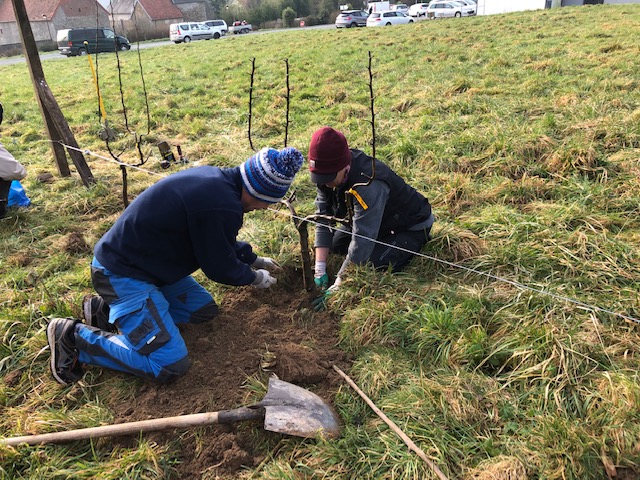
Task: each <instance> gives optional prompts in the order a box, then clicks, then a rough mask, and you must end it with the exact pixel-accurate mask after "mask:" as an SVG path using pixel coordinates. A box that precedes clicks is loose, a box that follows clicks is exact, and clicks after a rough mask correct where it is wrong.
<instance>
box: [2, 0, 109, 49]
mask: <svg viewBox="0 0 640 480" xmlns="http://www.w3.org/2000/svg"><path fill="white" fill-rule="evenodd" d="M24 4H25V8H26V9H27V15H28V16H29V23H30V24H31V30H32V31H33V37H34V39H35V41H36V44H37V45H38V47H39V48H43V47H46V48H49V49H55V48H57V47H56V35H57V32H58V30H62V29H65V28H75V27H95V26H96V23H98V24H99V26H101V27H107V26H109V24H110V22H109V14H108V13H107V10H105V8H104V7H103V6H102V5H100V3H98V2H96V0H24ZM21 52H22V41H21V39H20V32H19V29H18V24H17V22H16V17H15V14H14V12H13V5H12V3H11V0H0V53H4V54H8V55H11V54H16V53H21Z"/></svg>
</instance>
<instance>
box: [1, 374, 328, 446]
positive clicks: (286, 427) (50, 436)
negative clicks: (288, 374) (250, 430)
mask: <svg viewBox="0 0 640 480" xmlns="http://www.w3.org/2000/svg"><path fill="white" fill-rule="evenodd" d="M262 419H264V428H265V430H269V431H271V432H278V433H284V434H287V435H294V436H296V437H304V438H312V437H325V438H337V437H339V436H340V423H339V421H338V416H337V414H336V413H335V412H334V411H333V409H332V408H331V407H330V406H329V405H328V404H327V403H325V402H324V401H323V400H322V399H321V398H320V397H318V396H317V395H316V394H315V393H312V392H310V391H309V390H305V389H304V388H301V387H298V386H296V385H293V384H291V383H287V382H283V381H282V380H278V379H276V378H270V379H269V387H268V389H267V394H266V395H265V397H264V398H263V399H262V401H260V402H258V403H256V404H255V405H251V406H249V407H240V408H236V409H234V410H222V411H220V412H207V413H195V414H192V415H179V416H176V417H166V418H156V419H153V420H142V421H139V422H130V423H119V424H116V425H104V426H102V427H91V428H81V429H77V430H67V431H64V432H56V433H43V434H41V435H25V436H22V437H10V438H3V439H0V445H9V446H17V445H20V444H27V445H38V444H41V443H62V442H69V441H74V440H85V439H87V438H89V439H93V438H100V437H110V436H120V435H131V434H136V435H137V434H139V433H141V432H154V431H158V430H168V429H172V428H174V429H175V428H189V427H199V426H203V425H211V424H214V423H220V424H228V423H235V422H240V421H245V420H262Z"/></svg>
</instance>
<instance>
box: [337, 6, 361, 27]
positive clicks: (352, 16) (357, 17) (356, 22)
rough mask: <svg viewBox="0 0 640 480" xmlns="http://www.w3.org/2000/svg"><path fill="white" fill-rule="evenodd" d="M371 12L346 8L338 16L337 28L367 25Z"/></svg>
mask: <svg viewBox="0 0 640 480" xmlns="http://www.w3.org/2000/svg"><path fill="white" fill-rule="evenodd" d="M368 16H369V14H368V13H367V12H363V11H362V10H344V11H342V12H340V15H338V16H337V17H336V27H337V28H351V27H366V26H367V17H368Z"/></svg>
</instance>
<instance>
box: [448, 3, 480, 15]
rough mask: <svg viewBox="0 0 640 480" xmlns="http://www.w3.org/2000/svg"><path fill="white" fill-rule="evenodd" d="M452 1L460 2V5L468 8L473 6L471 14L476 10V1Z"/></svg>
mask: <svg viewBox="0 0 640 480" xmlns="http://www.w3.org/2000/svg"><path fill="white" fill-rule="evenodd" d="M453 3H461V4H462V5H465V6H467V7H469V8H473V15H475V14H476V11H477V10H478V6H477V4H476V2H473V1H472V0H453ZM463 14H464V12H463Z"/></svg>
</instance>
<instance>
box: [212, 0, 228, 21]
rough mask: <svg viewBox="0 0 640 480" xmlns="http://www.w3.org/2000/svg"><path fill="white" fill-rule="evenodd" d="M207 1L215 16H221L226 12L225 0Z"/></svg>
mask: <svg viewBox="0 0 640 480" xmlns="http://www.w3.org/2000/svg"><path fill="white" fill-rule="evenodd" d="M209 3H210V4H211V6H212V7H213V12H214V14H215V16H216V17H221V16H223V15H224V14H225V13H226V12H225V10H227V8H226V7H227V0H209Z"/></svg>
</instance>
